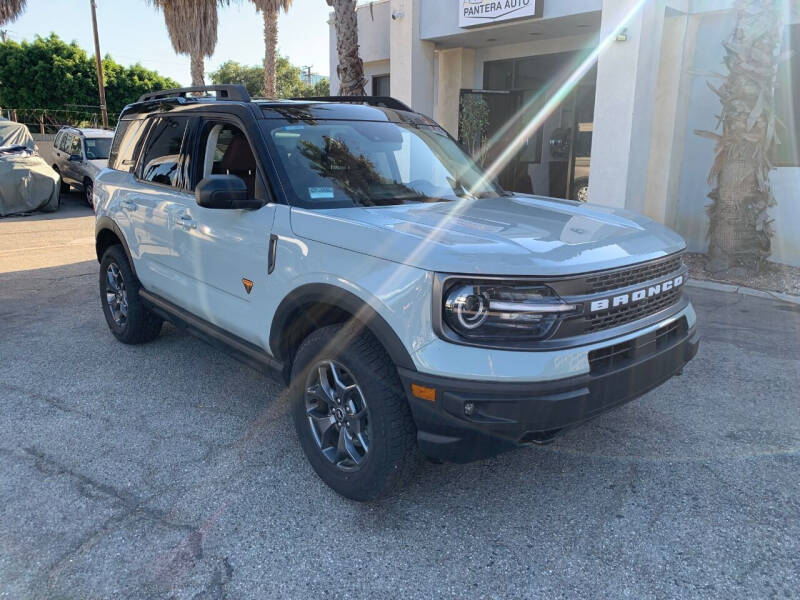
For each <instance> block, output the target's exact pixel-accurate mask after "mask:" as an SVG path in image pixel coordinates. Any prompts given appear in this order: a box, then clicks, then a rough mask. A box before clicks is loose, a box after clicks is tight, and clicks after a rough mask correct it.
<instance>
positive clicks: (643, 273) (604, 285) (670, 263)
mask: <svg viewBox="0 0 800 600" xmlns="http://www.w3.org/2000/svg"><path fill="white" fill-rule="evenodd" d="M682 266H683V253H681V254H678V255H673V256H668V257H667V258H661V259H658V260H654V261H651V262H649V263H646V264H644V265H641V266H638V267H630V268H624V269H617V270H614V271H606V272H604V273H598V274H597V275H590V276H588V277H586V280H585V281H586V293H587V294H596V293H599V292H605V291H608V290H616V289H619V288H624V287H628V286H630V285H636V284H637V283H644V282H646V281H652V280H653V279H658V278H659V277H663V276H666V275H669V274H670V273H674V272H675V271H678V270H679V269H680V268H681V267H682Z"/></svg>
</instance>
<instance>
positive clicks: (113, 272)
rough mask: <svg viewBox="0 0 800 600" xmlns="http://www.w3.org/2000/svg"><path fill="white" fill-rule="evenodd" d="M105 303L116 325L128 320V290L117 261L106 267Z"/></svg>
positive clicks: (120, 325)
mask: <svg viewBox="0 0 800 600" xmlns="http://www.w3.org/2000/svg"><path fill="white" fill-rule="evenodd" d="M106 304H108V309H109V311H110V312H111V318H112V319H114V322H115V323H116V324H117V326H118V327H124V326H125V324H126V323H127V322H128V292H127V291H126V290H125V281H124V280H123V279H122V273H121V272H120V270H119V266H117V263H113V262H112V263H110V264H109V265H108V268H107V269H106Z"/></svg>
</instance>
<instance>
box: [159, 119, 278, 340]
mask: <svg viewBox="0 0 800 600" xmlns="http://www.w3.org/2000/svg"><path fill="white" fill-rule="evenodd" d="M245 131H246V129H245V128H244V127H242V126H241V125H240V124H239V123H238V122H236V121H234V120H232V119H230V120H225V119H216V118H215V119H205V120H204V121H203V122H202V124H201V125H200V127H199V130H198V140H197V143H196V144H195V146H194V147H195V151H194V153H193V155H192V160H193V165H194V166H193V168H192V171H193V173H194V177H193V183H194V184H196V183H197V182H199V181H200V180H201V179H203V178H204V177H207V176H208V175H212V174H229V175H236V176H238V177H241V178H242V179H243V180H244V181H245V183H246V184H247V188H248V191H249V192H250V193H251V194H252V195H253V197H255V198H258V199H260V200H263V201H264V206H262V207H261V208H260V209H258V210H243V209H210V208H204V207H202V206H199V205H197V203H196V202H195V203H192V204H191V205H190V206H185V207H183V209H182V210H181V211H180V214H177V215H175V217H176V218H175V219H174V220H173V223H175V240H176V244H175V249H176V252H177V256H178V263H179V265H180V268H181V269H182V270H183V271H184V273H185V274H186V276H187V277H188V278H190V279H191V280H192V281H193V283H194V286H195V292H196V293H195V298H194V311H193V312H195V314H197V316H199V317H201V318H203V319H205V320H206V321H209V322H211V323H214V324H215V325H217V326H219V327H222V328H223V329H225V330H226V331H229V332H231V333H233V334H235V335H237V336H239V337H241V338H243V339H245V340H247V341H249V342H251V343H254V344H258V345H261V346H264V344H266V342H267V337H266V336H267V326H266V316H265V315H264V313H263V311H262V310H260V309H259V307H260V306H263V305H264V304H265V302H264V299H265V298H266V297H267V296H268V295H269V294H270V293H271V290H270V288H269V285H268V273H267V269H268V267H267V261H268V252H269V237H270V231H271V229H272V221H273V218H274V216H275V205H274V204H271V203H267V200H268V197H267V192H266V187H265V182H266V179H265V178H264V177H263V175H262V172H261V169H260V167H259V165H258V162H257V160H256V158H255V156H256V155H255V153H254V152H253V144H252V140H250V139H249V138H248V136H247V135H246V134H245ZM192 189H193V186H192ZM250 283H252V285H249V284H250Z"/></svg>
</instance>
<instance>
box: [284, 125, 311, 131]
mask: <svg viewBox="0 0 800 600" xmlns="http://www.w3.org/2000/svg"><path fill="white" fill-rule="evenodd" d="M305 128H306V126H305V125H287V126H286V127H283V128H282V129H283V130H284V131H297V130H299V129H305Z"/></svg>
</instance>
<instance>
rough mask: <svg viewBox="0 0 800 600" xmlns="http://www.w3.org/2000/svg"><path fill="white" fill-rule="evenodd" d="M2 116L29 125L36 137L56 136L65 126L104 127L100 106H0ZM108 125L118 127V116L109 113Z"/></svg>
mask: <svg viewBox="0 0 800 600" xmlns="http://www.w3.org/2000/svg"><path fill="white" fill-rule="evenodd" d="M0 117H4V118H6V119H9V120H11V121H16V122H17V123H23V124H24V125H26V126H27V127H28V129H29V130H30V132H31V134H32V135H33V136H34V139H43V138H42V137H40V136H54V135H55V134H56V133H57V132H58V130H59V129H61V128H62V127H64V126H70V127H96V128H99V127H102V123H103V120H102V116H101V114H100V107H99V106H72V105H66V106H65V107H64V108H6V107H0ZM108 120H109V123H108V126H109V128H110V129H113V128H114V127H116V125H117V122H116V118H114V117H112V116H111V115H109V119H108Z"/></svg>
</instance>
